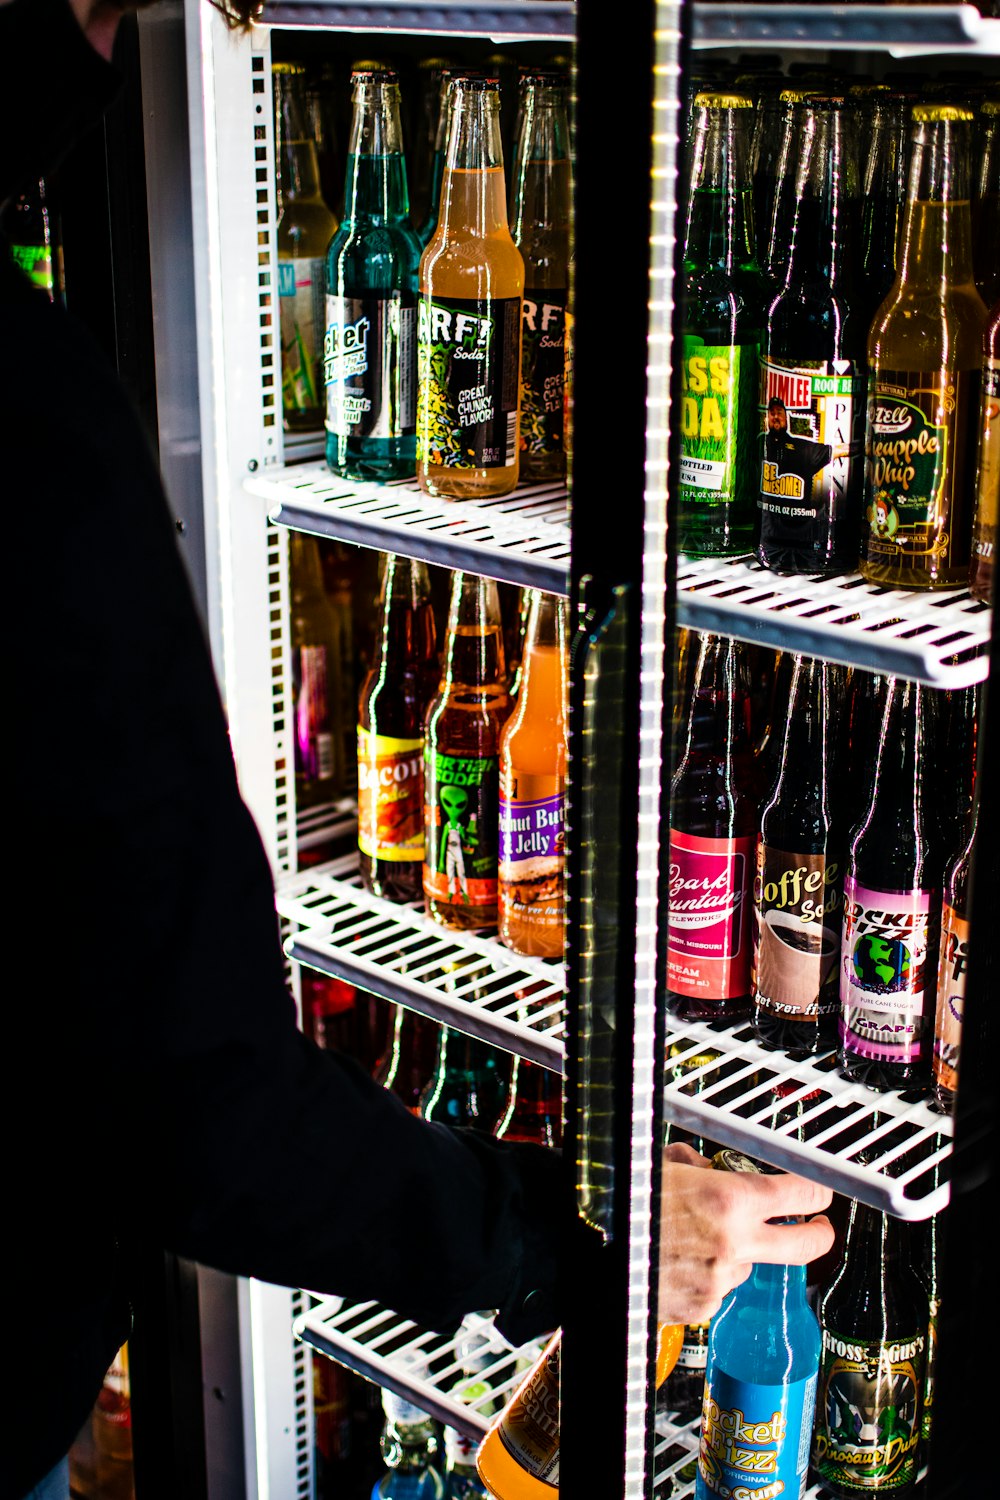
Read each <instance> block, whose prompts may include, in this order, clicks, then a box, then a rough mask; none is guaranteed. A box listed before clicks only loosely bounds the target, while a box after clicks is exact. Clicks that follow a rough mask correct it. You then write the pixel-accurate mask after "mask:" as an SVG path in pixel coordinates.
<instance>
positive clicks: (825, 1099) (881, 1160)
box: [664, 1022, 953, 1220]
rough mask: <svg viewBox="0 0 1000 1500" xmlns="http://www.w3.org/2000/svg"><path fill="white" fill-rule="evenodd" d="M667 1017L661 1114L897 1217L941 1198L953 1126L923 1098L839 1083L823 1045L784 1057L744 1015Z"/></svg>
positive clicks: (934, 1208) (912, 1215)
mask: <svg viewBox="0 0 1000 1500" xmlns="http://www.w3.org/2000/svg"><path fill="white" fill-rule="evenodd" d="M670 1024H671V1025H672V1026H673V1027H674V1028H675V1029H673V1030H672V1031H670V1032H668V1036H667V1044H668V1048H669V1049H670V1053H669V1063H668V1080H667V1086H666V1093H665V1103H664V1114H665V1116H666V1118H667V1119H668V1120H672V1121H674V1122H675V1123H676V1124H677V1125H679V1126H681V1128H682V1129H684V1130H687V1131H689V1132H691V1133H692V1134H694V1135H699V1136H704V1137H706V1138H707V1139H708V1140H709V1141H714V1142H717V1143H718V1144H719V1145H728V1146H735V1147H737V1148H738V1149H741V1150H743V1151H745V1152H747V1154H748V1155H751V1156H755V1157H756V1158H757V1159H758V1160H761V1161H764V1162H767V1163H768V1164H769V1165H770V1166H774V1167H781V1168H784V1169H785V1170H786V1171H789V1172H800V1173H802V1175H803V1176H807V1177H816V1176H817V1175H819V1176H821V1177H822V1180H823V1181H824V1182H825V1183H826V1184H827V1186H828V1187H831V1188H833V1190H834V1191H835V1192H838V1193H843V1194H845V1195H846V1196H848V1197H852V1198H859V1199H860V1200H861V1201H862V1202H863V1203H868V1204H870V1205H871V1206H872V1207H873V1208H879V1209H882V1210H883V1211H884V1212H886V1213H890V1214H894V1215H896V1217H897V1218H901V1219H911V1220H914V1219H926V1218H930V1217H931V1215H933V1214H935V1213H937V1212H938V1211H939V1210H940V1209H941V1208H943V1207H944V1205H945V1204H946V1203H947V1201H948V1191H949V1187H948V1181H947V1172H948V1158H949V1156H950V1154H951V1139H952V1135H953V1124H952V1121H951V1119H950V1117H948V1116H947V1115H942V1114H939V1113H937V1111H936V1110H934V1109H932V1108H931V1106H930V1105H929V1104H928V1103H927V1101H926V1099H924V1098H920V1097H914V1096H913V1095H907V1094H896V1093H888V1092H887V1093H884V1094H883V1093H877V1092H875V1091H874V1090H872V1089H869V1088H865V1087H864V1086H863V1085H861V1084H858V1083H853V1082H851V1081H849V1080H848V1079H846V1078H844V1077H843V1076H842V1075H841V1074H840V1073H839V1072H838V1071H837V1063H836V1054H835V1052H833V1051H830V1052H827V1053H824V1054H823V1055H821V1056H819V1057H816V1058H813V1059H811V1060H809V1061H806V1062H801V1061H799V1062H796V1061H793V1060H792V1059H791V1058H789V1057H788V1056H787V1054H786V1053H784V1052H772V1051H770V1050H769V1049H767V1048H764V1047H761V1046H760V1045H759V1044H757V1043H756V1042H755V1041H754V1040H753V1037H752V1033H751V1031H750V1028H749V1026H747V1025H746V1024H745V1023H744V1024H743V1025H739V1024H737V1025H730V1026H722V1025H720V1024H719V1023H705V1022H670ZM685 1063H688V1064H690V1066H689V1067H687V1068H685ZM779 1087H780V1090H781V1094H780V1104H781V1116H780V1117H779V1118H778V1120H777V1121H775V1118H774V1116H775V1097H776V1094H775V1090H776V1088H779ZM817 1165H821V1168H822V1170H821V1172H820V1173H819V1174H817V1171H816V1168H817Z"/></svg>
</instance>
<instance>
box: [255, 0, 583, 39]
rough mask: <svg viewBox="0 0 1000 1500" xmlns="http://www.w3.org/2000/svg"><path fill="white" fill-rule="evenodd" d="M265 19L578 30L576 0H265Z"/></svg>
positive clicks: (377, 26)
mask: <svg viewBox="0 0 1000 1500" xmlns="http://www.w3.org/2000/svg"><path fill="white" fill-rule="evenodd" d="M262 19H263V22H264V24H265V25H267V24H270V25H272V26H321V27H324V28H325V29H327V30H331V31H391V32H394V33H400V34H404V35H405V34H406V33H410V32H416V33H419V34H424V33H427V32H430V33H433V34H434V35H437V36H481V37H489V38H490V39H491V40H494V41H497V42H500V41H520V42H523V41H543V42H544V41H555V40H562V39H564V38H567V37H572V36H573V35H574V33H575V30H576V5H575V0H531V4H530V5H525V4H524V3H523V0H434V3H433V4H428V3H427V0H369V3H367V4H364V3H351V0H267V3H265V6H264V11H263V16H262Z"/></svg>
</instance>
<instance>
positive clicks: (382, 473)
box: [323, 68, 421, 481]
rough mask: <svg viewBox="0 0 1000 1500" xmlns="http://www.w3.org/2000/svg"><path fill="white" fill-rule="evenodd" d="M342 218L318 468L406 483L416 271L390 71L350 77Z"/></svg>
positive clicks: (334, 258)
mask: <svg viewBox="0 0 1000 1500" xmlns="http://www.w3.org/2000/svg"><path fill="white" fill-rule="evenodd" d="M351 78H352V84H353V113H352V119H351V135H350V142H349V146H348V157H347V178H346V183H345V187H344V217H343V219H342V220H341V223H340V227H339V229H338V230H337V233H336V234H335V235H334V237H333V239H332V240H331V242H330V249H329V253H328V255H327V266H326V289H327V290H326V336H325V339H324V346H323V375H324V382H325V386H326V461H327V464H328V466H329V468H330V469H331V470H332V471H333V473H334V474H339V475H341V476H342V477H344V478H346V479H368V480H381V481H384V480H390V479H406V478H409V477H410V476H411V475H413V473H414V472H415V466H416V430H417V429H416V397H417V384H416V382H417V363H416V361H417V342H416V322H417V267H418V265H419V262H420V250H421V246H420V241H419V240H418V238H417V235H416V231H415V230H414V228H413V225H412V224H411V223H410V216H409V215H410V204H409V194H408V191H407V182H406V162H405V159H404V156H403V136H402V128H401V125H400V100H399V80H398V77H397V75H396V74H395V72H393V71H392V70H391V69H388V68H358V69H355V70H354V72H353V73H352V74H351Z"/></svg>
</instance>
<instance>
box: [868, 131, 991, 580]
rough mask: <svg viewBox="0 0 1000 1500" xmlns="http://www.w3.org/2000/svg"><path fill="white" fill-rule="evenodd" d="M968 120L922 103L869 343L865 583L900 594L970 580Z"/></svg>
mask: <svg viewBox="0 0 1000 1500" xmlns="http://www.w3.org/2000/svg"><path fill="white" fill-rule="evenodd" d="M972 119H973V115H972V111H971V110H968V109H962V108H959V107H957V106H955V105H945V104H918V105H916V106H915V107H914V109H913V113H912V156H911V161H910V180H909V187H908V190H907V202H906V214H905V219H904V226H903V238H902V249H901V253H900V263H899V271H898V273H897V276H896V280H895V281H894V283H893V285H892V289H891V291H890V292H889V295H888V296H887V297H886V299H885V301H884V302H883V303H882V306H881V307H880V308H879V309H878V312H877V313H876V314H875V319H874V322H873V323H872V326H871V331H870V333H869V336H868V365H869V372H870V375H869V387H868V392H869V394H868V424H867V438H866V449H867V464H866V473H865V522H864V526H863V531H862V556H861V562H860V570H861V574H862V576H863V577H864V578H866V579H867V580H868V581H869V582H870V583H882V584H888V585H889V586H890V587H892V588H900V587H903V588H924V589H932V588H953V587H955V586H956V585H959V584H964V583H966V582H967V581H968V576H969V564H970V561H971V544H972V503H971V496H972V480H973V475H974V467H975V461H976V454H975V441H976V421H977V413H978V411H979V384H980V369H981V365H982V347H983V345H982V340H983V332H984V330H985V327H986V319H987V313H986V307H985V304H984V303H983V299H982V297H981V296H980V295H979V292H978V291H977V290H976V285H975V281H974V280H973V264H972V220H971V215H970V207H969V156H970V149H971V142H970V134H971V126H972Z"/></svg>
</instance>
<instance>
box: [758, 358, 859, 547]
mask: <svg viewBox="0 0 1000 1500" xmlns="http://www.w3.org/2000/svg"><path fill="white" fill-rule="evenodd" d="M864 395H865V382H864V378H863V377H862V376H859V375H858V373H857V369H856V367H855V364H854V361H853V360H850V359H833V360H818V361H813V360H808V361H803V362H802V363H801V364H799V365H796V366H794V368H787V367H785V366H783V365H777V364H770V363H768V362H767V361H766V360H763V361H761V366H760V399H759V407H760V422H761V434H760V438H759V440H758V441H759V445H760V448H759V451H760V509H761V512H762V515H763V518H764V519H763V523H762V524H763V525H764V526H765V527H766V528H767V534H768V537H769V539H771V540H772V541H773V543H774V544H775V545H776V546H779V547H780V546H781V545H782V544H783V543H787V544H788V545H791V546H800V545H802V543H803V541H804V540H805V538H806V534H807V533H806V531H804V527H807V525H808V524H810V523H811V524H820V525H823V526H829V525H831V524H832V523H834V522H840V521H843V520H844V519H845V517H847V516H848V514H849V512H850V508H851V505H852V503H853V502H854V500H855V496H856V495H857V496H858V497H860V486H861V482H862V477H863V474H862V456H863V452H864V441H863V434H862V427H861V424H862V422H863V419H864Z"/></svg>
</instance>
